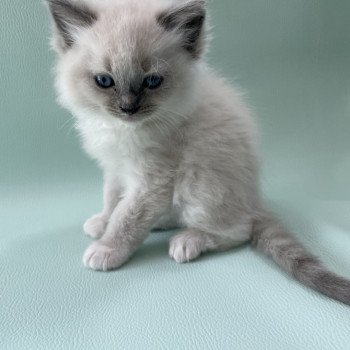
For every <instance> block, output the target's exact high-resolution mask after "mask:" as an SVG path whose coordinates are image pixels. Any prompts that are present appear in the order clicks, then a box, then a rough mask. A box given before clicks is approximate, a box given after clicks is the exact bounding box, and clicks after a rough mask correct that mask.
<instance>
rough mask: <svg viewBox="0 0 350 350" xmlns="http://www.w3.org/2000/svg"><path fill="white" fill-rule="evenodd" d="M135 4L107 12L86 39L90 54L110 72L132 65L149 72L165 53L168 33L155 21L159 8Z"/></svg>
mask: <svg viewBox="0 0 350 350" xmlns="http://www.w3.org/2000/svg"><path fill="white" fill-rule="evenodd" d="M132 4H133V2H131V4H128V6H125V3H124V2H121V5H120V6H114V7H113V8H112V9H111V10H110V11H104V12H103V13H102V14H101V17H100V20H99V21H97V23H96V24H95V26H94V27H93V28H92V29H91V31H90V33H89V35H88V36H89V37H87V38H86V41H87V44H88V47H89V48H90V50H91V51H92V52H91V53H92V54H93V55H94V56H95V57H99V59H100V61H101V62H102V64H103V66H104V68H105V69H106V70H107V71H115V70H120V69H122V68H124V69H128V68H129V67H128V66H130V65H131V66H132V67H133V68H135V66H138V67H140V68H141V69H143V70H146V71H147V70H149V69H151V67H152V65H154V64H155V62H154V59H155V58H156V57H159V56H162V55H163V54H164V53H165V51H166V40H164V35H165V33H164V30H163V29H162V28H161V27H160V26H159V24H158V23H157V21H156V16H157V13H159V11H160V9H159V6H158V8H155V7H152V6H148V7H145V6H140V3H138V5H137V6H136V5H135V6H132ZM164 44H165V45H164Z"/></svg>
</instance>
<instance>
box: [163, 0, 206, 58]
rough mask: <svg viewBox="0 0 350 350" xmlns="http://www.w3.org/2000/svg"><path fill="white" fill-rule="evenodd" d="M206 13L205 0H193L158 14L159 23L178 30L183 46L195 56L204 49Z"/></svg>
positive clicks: (168, 28) (166, 27)
mask: <svg viewBox="0 0 350 350" xmlns="http://www.w3.org/2000/svg"><path fill="white" fill-rule="evenodd" d="M205 15H206V2H205V0H191V1H186V2H185V3H182V4H181V5H175V6H173V7H171V8H170V9H168V10H165V11H164V12H162V13H160V14H159V15H158V16H157V21H158V23H159V24H160V25H161V26H163V27H164V28H165V29H166V30H168V31H178V32H179V33H181V35H182V37H183V45H182V46H183V48H184V49H185V50H187V51H188V52H189V53H190V54H191V55H192V57H193V58H198V57H199V56H200V54H201V53H202V51H203V45H204V43H203V38H202V36H203V35H202V34H203V33H202V32H203V24H204V20H205Z"/></svg>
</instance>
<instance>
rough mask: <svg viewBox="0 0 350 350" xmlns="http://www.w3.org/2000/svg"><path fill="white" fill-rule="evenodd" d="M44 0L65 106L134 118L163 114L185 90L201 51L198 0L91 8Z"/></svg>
mask: <svg viewBox="0 0 350 350" xmlns="http://www.w3.org/2000/svg"><path fill="white" fill-rule="evenodd" d="M49 4H50V10H51V12H52V14H53V17H54V20H55V23H56V37H55V40H56V49H57V50H58V51H59V52H60V58H59V64H58V88H59V92H60V94H61V97H62V98H61V100H63V103H64V104H65V105H68V106H69V107H70V108H71V109H79V108H80V109H84V110H89V111H90V112H93V113H92V114H94V115H96V116H102V117H104V118H118V119H121V120H124V121H127V122H134V121H140V120H143V119H145V118H146V117H149V116H154V115H158V114H161V113H162V112H164V111H167V110H168V109H169V108H171V107H169V106H170V105H171V104H172V101H175V100H178V98H179V97H180V96H183V97H184V96H185V94H186V91H187V90H189V89H191V86H192V71H193V66H194V63H195V62H196V60H197V59H198V58H199V56H200V54H201V52H202V49H203V43H202V35H201V29H202V23H203V20H204V14H205V12H204V2H203V1H201V0H194V1H191V2H187V3H186V5H182V6H180V7H179V6H178V7H169V5H168V6H165V5H164V3H163V2H159V1H155V0H148V1H146V0H145V1H143V2H141V3H140V2H139V1H133V0H129V1H128V2H125V1H122V0H119V2H118V0H113V1H108V0H107V1H102V2H101V3H100V4H99V6H98V7H94V8H87V7H80V8H78V7H76V6H75V5H74V7H72V6H73V5H72V3H71V2H69V1H67V0H50V2H49ZM62 4H63V5H62ZM59 11H61V13H62V14H60V13H59ZM62 11H63V12H62ZM69 17H71V19H70V20H69V23H68V22H67V18H69ZM81 17H83V18H81ZM72 23H73V24H72ZM67 33H68V34H67ZM177 102H179V101H177Z"/></svg>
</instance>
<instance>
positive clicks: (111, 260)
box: [83, 241, 131, 271]
mask: <svg viewBox="0 0 350 350" xmlns="http://www.w3.org/2000/svg"><path fill="white" fill-rule="evenodd" d="M130 255H131V251H130V250H128V249H122V248H121V247H118V248H114V247H113V248H112V247H109V246H107V245H104V244H102V243H101V242H99V241H97V242H94V243H92V244H91V245H90V246H89V247H88V249H87V250H86V251H85V254H84V257H83V263H84V265H85V266H86V267H88V268H90V269H93V270H100V271H107V270H113V269H116V268H118V267H119V266H121V265H123V264H124V263H125V262H126V261H127V260H128V259H129V257H130Z"/></svg>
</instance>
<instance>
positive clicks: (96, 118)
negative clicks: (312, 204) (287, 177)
mask: <svg viewBox="0 0 350 350" xmlns="http://www.w3.org/2000/svg"><path fill="white" fill-rule="evenodd" d="M49 5H50V10H51V12H52V14H53V17H54V20H55V24H56V31H57V32H58V33H57V35H56V37H55V38H56V43H55V47H56V49H57V51H59V53H60V60H59V62H58V67H57V73H58V74H57V78H58V79H57V87H58V91H59V94H60V100H61V102H62V103H63V104H64V105H65V106H66V107H68V108H69V109H70V110H72V111H73V113H74V114H75V116H76V117H77V128H78V130H79V132H80V134H81V136H82V140H83V144H84V148H85V150H86V151H87V152H88V153H89V154H90V155H91V156H92V157H93V158H94V159H96V160H97V161H98V162H99V164H100V165H101V167H102V169H103V171H104V175H105V189H104V197H105V205H104V210H103V212H102V213H101V214H98V215H95V216H94V217H92V218H91V219H89V220H88V221H87V222H86V224H85V226H84V228H85V231H86V232H87V233H88V234H89V235H91V236H93V237H94V238H99V240H97V241H96V242H95V243H93V244H92V245H91V246H90V247H89V248H88V250H87V251H86V253H85V255H84V263H85V264H86V266H88V267H90V268H93V269H98V270H107V269H113V268H117V267H119V266H120V265H122V264H123V263H125V262H126V261H127V259H128V258H129V257H130V256H131V255H132V253H133V252H134V251H135V249H137V247H138V246H139V245H140V244H141V243H142V241H143V240H144V239H145V238H146V236H147V235H148V233H149V232H150V230H151V229H152V228H155V227H160V228H167V227H174V226H181V227H183V231H182V232H181V233H180V234H178V235H176V236H175V237H173V238H172V240H171V242H170V249H169V254H170V256H171V257H172V258H174V259H175V260H176V261H177V262H185V261H189V260H192V259H194V258H196V257H198V256H199V255H200V254H201V253H203V252H205V251H209V250H225V249H229V248H231V247H233V246H237V245H239V244H242V243H244V242H247V241H249V240H252V241H253V243H254V244H255V245H256V246H257V247H258V248H260V249H261V250H262V251H264V252H265V253H266V254H267V255H269V256H271V257H272V258H273V259H274V260H275V261H276V262H277V263H278V264H279V265H281V266H282V267H283V268H284V269H286V270H287V271H288V272H290V273H291V274H293V275H294V276H295V277H296V278H297V279H299V280H300V281H302V282H303V283H305V284H307V285H309V286H311V287H313V288H315V289H317V290H319V291H321V292H323V293H324V294H327V295H329V296H331V297H333V298H336V299H338V300H341V301H343V302H345V303H350V283H349V282H348V281H347V280H345V279H342V278H340V277H338V276H336V275H334V274H332V273H330V272H328V271H327V270H325V269H324V268H323V267H322V265H321V264H320V263H319V262H318V260H317V259H316V258H314V257H313V256H312V255H310V254H309V253H308V252H307V251H305V249H304V248H303V247H302V246H301V245H300V244H299V243H298V242H296V241H295V240H294V239H293V238H292V237H291V236H290V235H289V233H288V232H286V231H285V229H284V228H283V227H281V226H280V224H279V223H278V222H277V221H276V220H275V219H273V218H272V217H271V216H270V215H269V214H268V213H267V212H266V211H265V210H264V209H263V208H262V206H261V203H260V195H259V187H258V171H259V170H258V168H259V166H258V157H257V152H256V144H255V143H256V131H255V126H254V123H253V122H252V120H251V117H250V114H249V111H248V109H247V108H246V107H245V105H244V104H243V103H242V102H241V99H240V96H239V94H238V93H236V92H235V91H234V90H233V89H232V88H231V87H229V85H228V84H226V83H225V82H224V81H223V80H222V79H220V78H218V77H217V76H216V75H215V74H214V73H213V72H212V71H211V70H210V69H209V68H208V67H207V66H206V65H205V64H204V63H203V62H202V61H201V60H200V57H201V55H202V52H203V49H204V40H205V31H204V30H203V29H202V25H203V21H204V17H205V3H204V1H201V0H193V1H190V2H185V3H180V4H178V5H176V6H171V5H170V4H167V3H164V2H161V1H159V0H148V1H144V2H138V1H133V0H129V1H127V2H125V1H122V0H119V1H117V0H113V1H109V0H106V1H103V2H100V3H98V4H97V3H96V4H95V5H93V6H92V7H86V6H85V5H81V4H80V3H78V5H76V6H75V5H71V3H69V2H67V0H50V1H49ZM67 18H68V19H69V20H67ZM62 28H63V29H62ZM83 62H84V63H83ZM103 71H108V73H109V74H110V75H111V76H113V77H114V78H115V79H116V82H115V87H113V90H112V89H109V90H108V91H107V90H106V89H104V90H103V91H102V90H98V89H97V88H96V86H95V85H93V83H92V80H93V79H91V76H93V74H98V73H99V72H103ZM154 71H156V72H157V74H162V75H163V77H164V82H163V85H162V86H160V88H159V89H158V90H154V91H151V90H146V89H145V88H142V87H141V88H140V86H141V85H140V84H141V82H142V77H143V76H144V75H147V74H150V73H149V72H154ZM140 79H141V80H140ZM135 86H136V87H137V86H139V87H137V88H135ZM135 91H137V92H135ZM136 97H137V101H138V102H137V104H138V106H137V110H139V111H140V112H135V113H134V112H132V113H130V115H129V116H126V115H125V113H122V112H121V111H123V110H124V109H123V108H124V107H125V106H124V105H123V103H127V104H128V106H130V104H131V103H134V104H135V103H136V102H135V101H136V100H135V99H136ZM125 101H127V102H125ZM130 101H131V102H130ZM140 101H141V102H140ZM118 106H119V107H120V109H119V107H118ZM135 110H136V109H134V111H135ZM143 110H145V113H143Z"/></svg>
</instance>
